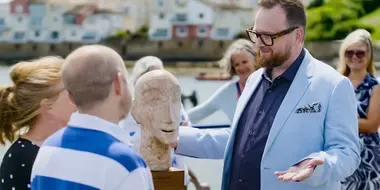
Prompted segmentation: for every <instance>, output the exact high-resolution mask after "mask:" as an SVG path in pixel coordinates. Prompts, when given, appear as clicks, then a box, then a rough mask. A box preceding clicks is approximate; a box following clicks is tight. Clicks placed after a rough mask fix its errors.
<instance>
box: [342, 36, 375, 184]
mask: <svg viewBox="0 0 380 190" xmlns="http://www.w3.org/2000/svg"><path fill="white" fill-rule="evenodd" d="M339 71H340V73H342V74H343V75H345V76H347V77H348V78H349V79H350V81H351V82H352V84H353V86H354V88H355V93H356V97H357V105H358V109H357V110H358V117H359V138H360V145H361V154H360V155H361V162H360V165H359V168H358V169H357V170H356V171H355V172H354V174H353V175H351V176H350V177H348V178H346V179H345V180H344V181H343V182H342V189H344V190H375V189H379V188H380V138H379V134H378V128H379V125H380V117H379V113H380V88H379V86H378V81H377V80H376V78H375V66H374V60H373V47H372V40H371V34H370V33H369V32H368V31H366V30H362V29H360V30H356V31H354V32H352V33H350V34H349V35H348V36H347V37H346V38H345V39H344V41H343V43H342V45H341V48H340V53H339Z"/></svg>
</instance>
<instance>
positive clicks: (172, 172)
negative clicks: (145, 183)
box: [152, 168, 186, 190]
mask: <svg viewBox="0 0 380 190" xmlns="http://www.w3.org/2000/svg"><path fill="white" fill-rule="evenodd" d="M152 176H153V184H154V189H155V190H185V189H186V187H185V186H184V184H185V173H184V170H181V169H178V168H170V169H169V171H152Z"/></svg>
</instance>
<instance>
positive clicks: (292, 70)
mask: <svg viewBox="0 0 380 190" xmlns="http://www.w3.org/2000/svg"><path fill="white" fill-rule="evenodd" d="M305 54H306V51H305V49H303V48H302V51H301V53H300V54H299V55H298V57H297V59H296V60H294V62H293V63H292V64H291V65H290V67H289V68H288V69H286V70H285V72H284V73H282V74H281V75H280V76H279V78H285V79H287V80H289V81H293V79H294V77H295V76H296V74H297V71H298V69H299V67H300V66H301V63H302V61H303V58H304V57H305ZM271 71H272V69H265V70H264V72H263V74H262V76H263V77H264V78H265V79H267V80H269V81H271V80H270V78H271Z"/></svg>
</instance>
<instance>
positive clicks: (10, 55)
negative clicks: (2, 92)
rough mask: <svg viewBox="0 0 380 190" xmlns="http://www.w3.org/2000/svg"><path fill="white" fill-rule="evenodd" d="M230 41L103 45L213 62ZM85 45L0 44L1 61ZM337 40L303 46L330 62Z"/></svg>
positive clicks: (131, 54)
mask: <svg viewBox="0 0 380 190" xmlns="http://www.w3.org/2000/svg"><path fill="white" fill-rule="evenodd" d="M231 43H232V41H212V40H192V39H187V40H172V41H161V42H158V41H146V40H134V41H128V42H125V41H120V40H113V41H108V42H103V43H101V44H103V45H107V46H109V47H111V48H113V49H115V50H116V51H117V52H119V53H120V55H122V56H123V57H124V59H128V60H135V59H138V58H140V57H142V56H145V55H154V56H158V57H160V58H162V59H163V60H167V61H215V60H219V59H220V58H221V57H222V55H223V53H224V52H225V50H226V48H227V47H228V45H229V44H231ZM81 45H84V44H78V43H62V44H36V43H25V44H5V43H4V44H0V60H2V61H17V60H23V59H30V58H36V57H41V56H47V55H58V56H62V57H65V56H66V55H67V54H68V53H70V52H71V51H72V50H74V49H76V48H78V47H80V46H81ZM339 46H340V41H333V42H306V43H305V47H306V48H307V49H308V50H309V52H310V53H311V54H312V55H313V56H314V57H316V58H318V59H321V60H327V61H328V60H333V59H335V58H337V57H338V55H339ZM375 60H376V61H378V62H379V61H380V47H379V46H375Z"/></svg>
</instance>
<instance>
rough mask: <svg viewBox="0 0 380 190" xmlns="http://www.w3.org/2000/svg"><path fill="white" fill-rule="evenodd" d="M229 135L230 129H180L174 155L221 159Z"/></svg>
mask: <svg viewBox="0 0 380 190" xmlns="http://www.w3.org/2000/svg"><path fill="white" fill-rule="evenodd" d="M230 135H231V129H230V128H223V129H198V128H193V127H180V129H179V142H178V145H177V149H176V152H175V153H176V154H179V155H183V156H188V157H196V158H205V159H223V157H224V152H225V149H226V145H227V141H228V138H229V137H230Z"/></svg>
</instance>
